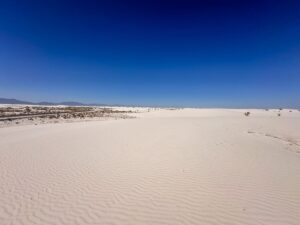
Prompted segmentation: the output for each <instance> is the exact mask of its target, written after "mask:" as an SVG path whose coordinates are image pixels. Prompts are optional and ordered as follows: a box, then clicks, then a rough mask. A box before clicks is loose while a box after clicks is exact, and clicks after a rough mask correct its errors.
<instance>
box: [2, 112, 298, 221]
mask: <svg viewBox="0 0 300 225" xmlns="http://www.w3.org/2000/svg"><path fill="white" fill-rule="evenodd" d="M245 111H246V110H229V109H228V110H224V109H199V110H196V109H183V110H152V111H151V112H148V113H140V114H138V118H136V119H128V120H109V121H93V122H86V123H85V122H81V123H63V124H41V125H38V126H34V125H27V126H15V127H6V128H1V129H0V224H1V225H17V224H18V225H19V224H20V225H21V224H24V225H29V224H30V225H34V224H38V225H43V224H45V225H46V224H47V225H48V224H49V225H50V224H51V225H55V224H57V225H64V224H66V225H67V224H68V225H76V224H80V225H89V224H93V225H95V224H121V225H129V224H130V225H132V224H137V225H143V224H147V225H148V224H149V225H150V224H151V225H154V224H168V225H176V224H199V225H202V224H203V225H205V224H213V225H247V224H249V225H250V224H251V225H279V224H280V225H292V224H293V225H299V224H300V112H299V111H297V110H293V111H292V112H289V111H288V110H283V111H282V112H281V116H280V117H278V116H277V112H278V110H270V111H264V110H248V111H250V112H251V114H250V116H249V117H246V116H244V114H243V113H244V112H245Z"/></svg>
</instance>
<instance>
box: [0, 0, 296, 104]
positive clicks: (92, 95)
mask: <svg viewBox="0 0 300 225" xmlns="http://www.w3.org/2000/svg"><path fill="white" fill-rule="evenodd" d="M299 2H300V1H297V0H295V1H286V0H285V1H284V0H281V1H276V0H270V1H265V0H259V1H255V0H252V1H242V0H236V1H231V0H227V1H226V0H210V1H209V0H206V1H200V0H199V1H188V0H186V1H176V0H172V1H155V0H144V1H142V0H139V1H125V0H124V1H113V0H112V1H107V0H106V1H100V0H99V1H88V0H85V1H81V2H80V1H74V0H73V1H62V0H60V1H55V0H52V1H39V0H37V1H14V0H10V1H4V0H0V97H14V98H18V99H23V100H31V101H44V100H47V101H61V100H76V101H82V102H99V103H119V104H140V105H166V106H168V105H178V106H181V105H182V106H200V107H300V3H299Z"/></svg>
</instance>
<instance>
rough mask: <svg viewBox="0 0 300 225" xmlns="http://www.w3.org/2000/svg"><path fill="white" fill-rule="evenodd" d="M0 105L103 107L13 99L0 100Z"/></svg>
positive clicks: (76, 103)
mask: <svg viewBox="0 0 300 225" xmlns="http://www.w3.org/2000/svg"><path fill="white" fill-rule="evenodd" d="M0 104H20V105H67V106H104V104H98V103H94V104H93V103H91V104H85V103H81V102H28V101H22V100H18V99H14V98H0Z"/></svg>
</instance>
